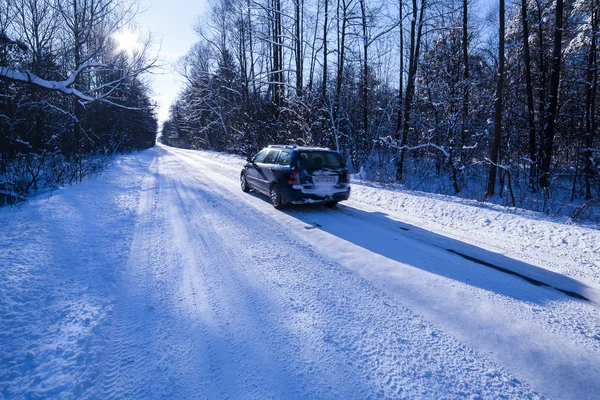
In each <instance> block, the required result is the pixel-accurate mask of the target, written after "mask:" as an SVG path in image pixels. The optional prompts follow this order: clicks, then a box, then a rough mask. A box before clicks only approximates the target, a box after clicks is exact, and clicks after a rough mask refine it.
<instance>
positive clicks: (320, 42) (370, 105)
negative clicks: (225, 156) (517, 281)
mask: <svg viewBox="0 0 600 400" xmlns="http://www.w3.org/2000/svg"><path fill="white" fill-rule="evenodd" d="M599 3H600V2H599V0H577V1H574V2H568V3H563V0H556V1H548V0H515V1H511V2H507V3H505V1H504V0H499V1H490V2H487V1H483V0H480V1H474V0H212V1H210V2H209V4H208V6H207V9H208V10H207V11H206V12H205V13H204V14H203V16H202V17H200V19H199V21H198V23H197V26H196V32H197V34H198V42H197V43H196V44H195V45H194V46H193V47H192V48H191V49H190V51H189V53H188V54H187V56H185V58H184V59H182V60H181V61H180V62H179V65H178V69H179V71H180V73H181V74H182V75H183V76H184V77H185V81H186V84H185V87H184V89H183V91H182V92H181V94H180V95H179V97H178V99H177V100H176V101H175V102H174V104H173V105H172V107H171V110H170V118H169V119H168V120H167V121H166V122H165V123H164V125H163V128H162V141H163V142H164V143H166V144H169V145H174V146H180V147H188V148H199V149H210V150H218V151H227V152H235V153H239V154H250V153H253V152H255V151H256V150H257V149H259V148H261V147H262V146H264V145H267V144H272V143H285V144H298V145H319V146H328V147H330V148H333V149H336V150H338V151H339V152H340V153H341V154H342V155H343V156H344V157H345V158H346V159H347V161H348V164H349V165H350V166H351V168H352V169H353V170H354V171H355V172H356V173H360V176H361V177H363V178H366V179H372V180H377V181H380V182H401V183H402V184H404V185H405V187H408V188H410V189H417V190H425V191H431V192H440V193H450V194H458V195H459V196H464V197H467V198H474V199H479V200H489V201H493V202H496V203H499V204H504V205H512V206H519V207H526V208H530V209H535V210H539V211H544V212H549V213H555V214H570V215H572V216H574V217H577V216H579V214H580V213H581V212H591V211H590V210H591V209H593V208H594V207H595V206H597V205H598V198H599V197H600V179H599V161H600V150H599V149H600V146H599V139H598V134H597V130H598V117H597V115H596V114H597V112H596V111H597V108H598V101H597V100H598V91H597V86H598V68H597V67H598V26H599V23H600V8H599Z"/></svg>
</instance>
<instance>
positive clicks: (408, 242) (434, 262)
mask: <svg viewBox="0 0 600 400" xmlns="http://www.w3.org/2000/svg"><path fill="white" fill-rule="evenodd" d="M284 212H285V213H286V214H288V215H289V216H291V217H294V218H296V219H298V220H300V221H302V222H304V223H305V224H306V225H305V229H307V230H313V229H314V230H321V231H324V232H327V233H329V234H331V235H334V236H336V237H338V238H340V239H343V240H345V241H347V242H350V243H352V244H354V245H356V246H359V247H362V248H364V249H366V250H369V251H371V252H373V253H376V254H379V255H381V256H383V257H386V258H388V259H391V260H394V261H397V262H400V263H403V264H406V265H410V266H413V267H416V268H419V269H421V270H425V271H428V272H430V273H433V274H436V275H441V276H444V277H446V278H450V279H452V280H456V281H460V282H463V283H465V284H467V285H471V286H476V287H479V288H482V289H484V290H489V291H492V292H495V293H498V294H501V295H505V296H509V297H512V298H515V299H517V300H524V301H530V302H534V303H540V302H546V301H561V300H562V301H566V300H573V299H577V300H581V301H585V302H592V303H595V304H600V293H599V292H598V289H596V288H593V287H590V286H587V285H586V284H585V283H583V282H580V281H578V280H575V279H572V278H569V277H567V276H565V275H562V274H559V273H556V272H552V271H550V270H547V269H544V268H540V267H538V266H535V265H532V264H528V263H525V262H523V261H519V260H515V259H512V258H509V257H507V256H504V255H502V254H499V253H495V252H493V251H489V250H486V249H483V248H481V247H477V246H474V245H471V244H468V243H465V242H461V241H460V240H456V239H452V238H449V237H446V236H443V235H440V234H436V233H433V232H431V231H428V230H425V229H422V228H419V227H417V226H414V225H410V224H407V223H404V222H400V221H396V220H394V219H392V218H390V217H389V216H388V215H387V214H385V213H383V212H367V211H363V210H359V209H356V208H353V207H350V206H345V205H340V206H338V207H337V209H332V210H330V209H327V208H326V207H323V206H321V205H300V206H294V207H288V208H287V209H285V210H284ZM515 279H516V280H518V281H520V283H519V282H517V281H515ZM527 284H531V285H534V286H537V287H540V288H542V290H530V288H527V286H524V285H527Z"/></svg>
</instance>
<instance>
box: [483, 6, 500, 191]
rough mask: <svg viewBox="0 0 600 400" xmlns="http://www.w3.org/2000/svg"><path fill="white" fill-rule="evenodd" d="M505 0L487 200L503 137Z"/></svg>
mask: <svg viewBox="0 0 600 400" xmlns="http://www.w3.org/2000/svg"><path fill="white" fill-rule="evenodd" d="M504 10H505V7H504V0H500V31H499V35H500V40H499V45H498V81H497V85H496V104H495V110H494V140H493V142H492V148H491V151H490V160H491V163H490V174H489V176H488V182H487V189H486V192H485V196H484V198H485V199H486V200H487V199H489V198H490V197H492V196H493V195H494V192H495V188H496V174H497V169H498V167H497V165H498V158H499V153H500V142H501V139H502V96H503V92H504V31H505V29H504V25H505V24H504Z"/></svg>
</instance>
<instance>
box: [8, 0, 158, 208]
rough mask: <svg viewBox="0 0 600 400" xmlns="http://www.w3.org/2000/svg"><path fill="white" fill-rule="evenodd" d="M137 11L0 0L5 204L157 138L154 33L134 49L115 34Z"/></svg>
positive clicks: (77, 0) (104, 2)
mask: <svg viewBox="0 0 600 400" xmlns="http://www.w3.org/2000/svg"><path fill="white" fill-rule="evenodd" d="M137 10H138V9H137V5H136V4H135V3H134V2H128V1H126V0H0V205H2V204H6V203H8V204H13V203H15V202H18V201H20V200H23V199H25V198H27V196H29V195H31V194H34V193H36V192H38V191H39V190H43V189H48V188H54V187H57V186H59V185H62V184H64V183H69V182H76V181H80V180H81V179H83V178H84V177H85V176H87V175H89V174H91V173H93V172H94V171H97V170H99V169H100V168H102V165H103V164H104V162H105V160H106V159H107V157H109V156H110V155H111V154H113V153H115V152H124V151H131V150H135V149H143V148H148V147H152V146H153V145H154V143H155V137H156V132H157V128H158V127H157V120H156V117H155V116H154V111H153V110H154V105H153V104H152V101H151V100H150V91H149V87H148V84H147V82H146V81H145V78H144V74H145V73H147V72H148V71H149V70H150V69H151V68H152V67H153V66H154V64H155V60H153V59H151V58H149V57H148V47H149V41H146V43H145V44H144V45H143V46H142V47H141V48H140V49H137V50H136V51H135V53H133V52H132V53H131V54H128V52H126V51H119V48H118V43H117V41H116V40H115V36H114V35H115V34H117V33H118V32H119V31H121V30H122V29H124V27H125V26H127V24H128V23H130V22H131V21H132V19H133V18H134V17H135V15H136V13H137Z"/></svg>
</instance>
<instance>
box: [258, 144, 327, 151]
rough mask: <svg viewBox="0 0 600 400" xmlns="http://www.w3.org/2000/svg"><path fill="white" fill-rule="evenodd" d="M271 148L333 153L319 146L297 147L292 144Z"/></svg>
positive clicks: (272, 146)
mask: <svg viewBox="0 0 600 400" xmlns="http://www.w3.org/2000/svg"><path fill="white" fill-rule="evenodd" d="M269 148H271V149H300V150H323V151H331V149H330V148H329V147H317V146H297V145H295V144H294V145H291V144H270V145H269Z"/></svg>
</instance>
